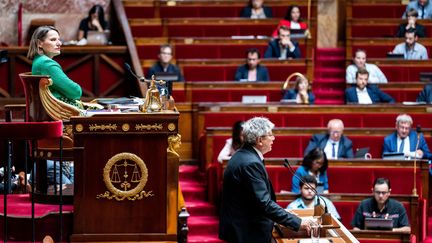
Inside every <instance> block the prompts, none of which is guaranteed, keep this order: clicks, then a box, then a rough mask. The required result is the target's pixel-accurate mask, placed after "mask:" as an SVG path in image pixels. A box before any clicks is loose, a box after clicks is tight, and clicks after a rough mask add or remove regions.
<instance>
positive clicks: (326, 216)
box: [284, 159, 332, 225]
mask: <svg viewBox="0 0 432 243" xmlns="http://www.w3.org/2000/svg"><path fill="white" fill-rule="evenodd" d="M284 166H285V167H286V168H288V170H289V171H290V172H291V174H293V175H294V176H295V177H296V178H297V179H299V180H300V181H301V182H302V183H303V184H305V185H307V186H308V187H309V188H310V189H311V190H312V191H313V192H314V193H315V195H316V196H317V205H315V207H314V216H321V224H322V225H332V218H331V215H330V213H329V212H328V208H327V203H326V201H325V200H324V199H323V198H322V196H321V195H320V194H319V193H318V191H317V190H316V189H315V188H313V187H312V186H311V184H309V183H307V182H306V181H304V180H303V178H301V177H300V176H298V175H297V174H296V173H295V171H294V169H293V168H292V167H291V165H290V163H289V161H288V159H285V162H284ZM320 199H322V200H323V202H324V212H323V208H322V207H321V203H320Z"/></svg>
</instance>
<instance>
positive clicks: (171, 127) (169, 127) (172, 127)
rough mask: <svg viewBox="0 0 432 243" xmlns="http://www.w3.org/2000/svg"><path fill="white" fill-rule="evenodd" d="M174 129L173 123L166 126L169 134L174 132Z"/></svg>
mask: <svg viewBox="0 0 432 243" xmlns="http://www.w3.org/2000/svg"><path fill="white" fill-rule="evenodd" d="M175 129H176V125H175V124H174V123H170V124H168V130H169V131H170V132H172V131H174V130H175Z"/></svg>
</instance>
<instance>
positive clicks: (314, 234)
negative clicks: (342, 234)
mask: <svg viewBox="0 0 432 243" xmlns="http://www.w3.org/2000/svg"><path fill="white" fill-rule="evenodd" d="M319 238H320V225H318V224H315V225H312V226H311V242H312V243H319Z"/></svg>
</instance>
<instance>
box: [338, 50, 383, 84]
mask: <svg viewBox="0 0 432 243" xmlns="http://www.w3.org/2000/svg"><path fill="white" fill-rule="evenodd" d="M361 68H363V69H366V70H367V71H368V72H369V79H368V83H370V84H377V83H381V84H384V83H387V82H388V81H387V78H386V76H385V75H384V73H383V72H382V71H381V69H379V67H378V66H377V65H375V64H370V63H366V51H365V50H363V49H357V50H356V52H355V55H354V58H353V64H351V65H349V66H348V67H347V69H346V76H345V79H346V82H347V83H348V84H355V83H356V73H357V71H358V70H359V69H361Z"/></svg>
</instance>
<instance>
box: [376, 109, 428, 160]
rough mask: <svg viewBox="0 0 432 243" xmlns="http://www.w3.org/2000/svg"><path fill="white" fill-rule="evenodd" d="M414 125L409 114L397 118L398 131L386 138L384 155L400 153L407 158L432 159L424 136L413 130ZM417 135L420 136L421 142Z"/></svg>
mask: <svg viewBox="0 0 432 243" xmlns="http://www.w3.org/2000/svg"><path fill="white" fill-rule="evenodd" d="M412 124H413V120H412V118H411V116H409V115H407V114H401V115H399V116H398V117H397V118H396V131H395V132H393V133H392V134H390V135H388V136H387V137H385V138H384V145H383V154H385V153H395V152H400V153H404V154H405V156H406V157H411V158H414V157H417V158H422V159H432V153H431V152H430V151H429V147H428V145H427V144H426V140H425V138H424V136H423V134H422V133H420V134H417V133H416V131H414V130H412V129H411V126H412ZM417 135H419V136H420V140H419V141H418V140H417ZM417 141H418V147H417V150H416V145H417Z"/></svg>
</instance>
